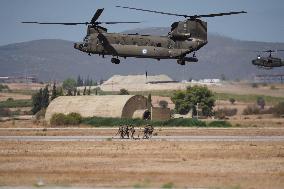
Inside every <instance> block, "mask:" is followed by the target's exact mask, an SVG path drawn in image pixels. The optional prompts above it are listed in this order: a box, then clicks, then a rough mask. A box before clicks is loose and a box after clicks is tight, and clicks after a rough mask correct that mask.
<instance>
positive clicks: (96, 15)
mask: <svg viewBox="0 0 284 189" xmlns="http://www.w3.org/2000/svg"><path fill="white" fill-rule="evenodd" d="M103 11H104V9H98V10H97V12H96V13H95V15H94V16H93V18H92V20H91V24H94V23H95V22H96V21H97V20H98V18H99V17H100V16H101V14H102V12H103Z"/></svg>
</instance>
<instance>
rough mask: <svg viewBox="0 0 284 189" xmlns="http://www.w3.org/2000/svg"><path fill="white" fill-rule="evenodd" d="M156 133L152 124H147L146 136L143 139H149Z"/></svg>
mask: <svg viewBox="0 0 284 189" xmlns="http://www.w3.org/2000/svg"><path fill="white" fill-rule="evenodd" d="M153 131H154V127H153V126H152V125H150V124H147V125H146V126H145V128H144V136H143V138H146V139H149V138H151V137H152V134H153Z"/></svg>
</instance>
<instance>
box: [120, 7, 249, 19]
mask: <svg viewBox="0 0 284 189" xmlns="http://www.w3.org/2000/svg"><path fill="white" fill-rule="evenodd" d="M116 7H119V8H124V9H131V10H138V11H144V12H152V13H157V14H164V15H170V16H182V17H185V18H190V19H197V18H202V17H215V16H227V15H233V14H242V13H247V12H246V11H238V12H224V13H214V14H204V15H186V14H175V13H169V12H161V11H154V10H148V9H139V8H133V7H123V6H116Z"/></svg>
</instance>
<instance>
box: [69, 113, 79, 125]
mask: <svg viewBox="0 0 284 189" xmlns="http://www.w3.org/2000/svg"><path fill="white" fill-rule="evenodd" d="M66 121H67V125H79V124H80V123H81V122H82V116H81V115H80V114H78V113H74V112H72V113H70V114H68V115H67V116H66Z"/></svg>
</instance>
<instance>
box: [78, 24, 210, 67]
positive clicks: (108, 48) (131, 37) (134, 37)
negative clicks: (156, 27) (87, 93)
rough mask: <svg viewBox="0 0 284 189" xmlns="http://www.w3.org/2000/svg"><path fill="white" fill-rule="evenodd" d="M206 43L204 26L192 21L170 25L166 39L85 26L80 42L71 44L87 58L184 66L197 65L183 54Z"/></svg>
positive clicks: (164, 37) (194, 60)
mask: <svg viewBox="0 0 284 189" xmlns="http://www.w3.org/2000/svg"><path fill="white" fill-rule="evenodd" d="M206 44H207V23H206V22H204V21H201V20H197V19H196V20H185V21H180V22H175V23H173V24H172V29H171V31H170V32H169V33H168V35H167V36H153V35H139V34H122V33H107V31H106V30H104V29H102V28H93V27H92V26H89V27H88V30H87V36H86V37H85V38H84V41H83V42H81V43H75V44H74V48H75V49H78V50H80V51H82V52H85V53H88V54H89V55H91V54H99V55H102V56H105V55H110V56H113V57H116V59H117V58H118V57H124V58H126V57H135V58H153V59H157V60H160V59H177V60H178V61H177V63H178V64H182V65H184V63H185V62H197V61H198V59H197V58H196V57H195V56H194V55H193V57H186V55H187V54H189V53H191V52H195V51H197V50H199V49H200V48H202V47H203V46H204V45H206ZM112 62H113V61H112ZM113 63H116V62H115V61H114V62H113ZM118 63H119V62H118Z"/></svg>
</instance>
